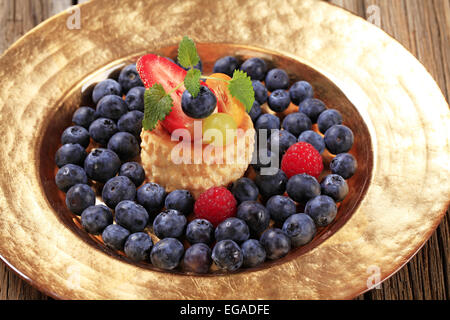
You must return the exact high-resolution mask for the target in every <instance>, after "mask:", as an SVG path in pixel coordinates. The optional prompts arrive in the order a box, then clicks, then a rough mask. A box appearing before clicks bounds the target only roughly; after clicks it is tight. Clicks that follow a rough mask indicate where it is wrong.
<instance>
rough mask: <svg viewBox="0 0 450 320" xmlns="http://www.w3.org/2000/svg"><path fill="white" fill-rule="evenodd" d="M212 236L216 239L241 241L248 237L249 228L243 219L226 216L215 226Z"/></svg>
mask: <svg viewBox="0 0 450 320" xmlns="http://www.w3.org/2000/svg"><path fill="white" fill-rule="evenodd" d="M214 236H215V238H216V241H221V240H227V239H229V240H233V241H234V242H236V243H241V242H244V241H245V240H247V239H248V238H249V237H250V230H249V228H248V226H247V224H246V223H245V221H244V220H242V219H239V218H228V219H226V220H225V221H222V222H221V223H220V224H219V225H218V226H217V228H216V231H215V232H214Z"/></svg>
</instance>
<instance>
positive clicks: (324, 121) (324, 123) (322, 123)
mask: <svg viewBox="0 0 450 320" xmlns="http://www.w3.org/2000/svg"><path fill="white" fill-rule="evenodd" d="M336 124H342V115H341V114H340V113H339V111H337V110H335V109H328V110H325V111H324V112H322V113H321V114H320V116H319V118H318V119H317V125H318V127H319V131H320V132H322V133H325V132H326V131H327V130H328V129H330V128H331V127H332V126H334V125H336Z"/></svg>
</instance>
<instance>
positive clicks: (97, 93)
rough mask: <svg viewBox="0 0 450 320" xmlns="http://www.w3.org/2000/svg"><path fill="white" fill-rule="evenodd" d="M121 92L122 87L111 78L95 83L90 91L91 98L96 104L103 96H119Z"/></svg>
mask: <svg viewBox="0 0 450 320" xmlns="http://www.w3.org/2000/svg"><path fill="white" fill-rule="evenodd" d="M121 94H122V87H121V86H120V84H119V83H118V82H117V81H116V80H113V79H106V80H103V81H101V82H99V83H97V84H96V85H95V87H94V91H93V92H92V100H93V101H94V103H95V104H97V103H98V102H99V101H100V100H101V99H102V98H103V97H105V96H109V95H116V96H120V95H121Z"/></svg>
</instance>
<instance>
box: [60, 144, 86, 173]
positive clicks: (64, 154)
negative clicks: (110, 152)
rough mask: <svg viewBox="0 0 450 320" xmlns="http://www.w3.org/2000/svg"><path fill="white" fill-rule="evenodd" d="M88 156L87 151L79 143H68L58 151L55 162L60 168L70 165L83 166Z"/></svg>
mask: <svg viewBox="0 0 450 320" xmlns="http://www.w3.org/2000/svg"><path fill="white" fill-rule="evenodd" d="M86 155H87V153H86V150H85V149H84V148H83V147H82V146H80V145H79V144H78V143H75V144H74V143H67V144H65V145H63V146H62V147H61V148H59V149H58V151H56V154H55V162H56V165H57V166H58V168H61V167H63V166H65V165H66V164H69V163H71V164H76V165H78V166H82V165H83V162H84V159H85V158H86Z"/></svg>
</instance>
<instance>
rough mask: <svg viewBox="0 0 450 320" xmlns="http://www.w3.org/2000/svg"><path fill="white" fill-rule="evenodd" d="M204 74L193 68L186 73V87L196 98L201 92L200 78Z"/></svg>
mask: <svg viewBox="0 0 450 320" xmlns="http://www.w3.org/2000/svg"><path fill="white" fill-rule="evenodd" d="M201 76H202V73H201V71H200V70H197V69H194V68H191V69H189V71H188V72H187V73H186V77H185V78H184V87H185V88H186V90H187V91H189V93H190V94H191V95H192V96H193V97H194V98H195V97H197V95H198V93H199V92H200V77H201Z"/></svg>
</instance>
